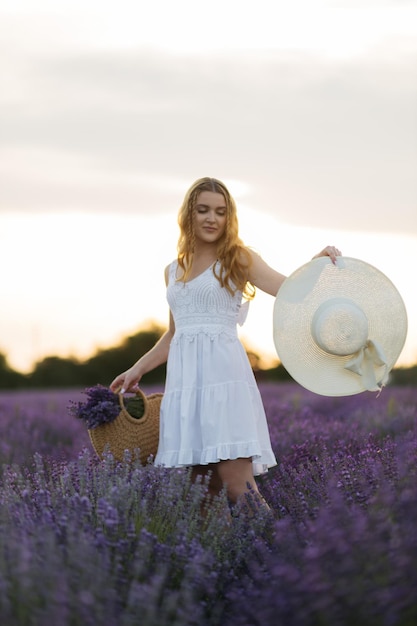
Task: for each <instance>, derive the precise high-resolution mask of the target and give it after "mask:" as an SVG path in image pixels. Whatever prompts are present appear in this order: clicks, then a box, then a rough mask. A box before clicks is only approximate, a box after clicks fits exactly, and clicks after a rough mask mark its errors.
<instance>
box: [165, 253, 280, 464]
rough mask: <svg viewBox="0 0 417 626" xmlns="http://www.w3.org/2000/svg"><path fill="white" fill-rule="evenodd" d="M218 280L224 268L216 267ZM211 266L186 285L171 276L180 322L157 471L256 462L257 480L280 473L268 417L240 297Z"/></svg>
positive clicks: (177, 321) (173, 267)
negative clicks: (243, 338) (241, 334)
mask: <svg viewBox="0 0 417 626" xmlns="http://www.w3.org/2000/svg"><path fill="white" fill-rule="evenodd" d="M214 266H216V269H217V272H218V271H220V270H219V263H218V262H217V263H215V264H214ZM214 266H213V265H212V266H210V267H209V268H208V269H207V270H205V271H204V272H203V273H201V274H200V275H199V276H197V277H196V278H194V279H193V280H190V281H188V282H187V283H184V282H181V281H178V280H177V279H176V274H177V268H178V263H177V261H174V262H173V263H172V264H171V265H170V268H169V282H168V288H167V299H168V303H169V306H170V309H171V312H172V315H173V317H174V321H175V334H174V336H173V338H172V341H171V345H170V349H169V355H168V361H167V375H166V384H165V392H164V397H163V400H162V404H161V425H160V437H159V447H158V453H157V455H156V457H155V464H156V465H163V466H165V467H183V466H190V465H206V464H207V463H216V462H218V461H220V460H224V459H237V458H240V457H244V458H248V457H252V461H253V470H254V474H255V475H256V474H261V473H263V472H265V471H267V468H268V467H272V466H274V465H276V459H275V456H274V453H273V451H272V448H271V442H270V438H269V432H268V425H267V421H266V415H265V411H264V407H263V404H262V399H261V395H260V393H259V389H258V386H257V384H256V380H255V377H254V375H253V372H252V368H251V366H250V363H249V360H248V358H247V355H246V352H245V350H244V348H243V345H242V344H241V342H240V340H239V338H238V334H237V324H238V323H239V321H240V319H239V318H240V313H241V303H242V293H241V292H240V291H237V292H236V293H235V295H234V296H232V295H231V294H230V293H229V292H228V291H227V289H225V288H224V287H221V285H220V283H219V281H218V280H217V278H216V277H215V275H214V272H213V269H214Z"/></svg>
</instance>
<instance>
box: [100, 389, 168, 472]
mask: <svg viewBox="0 0 417 626" xmlns="http://www.w3.org/2000/svg"><path fill="white" fill-rule="evenodd" d="M136 393H137V395H139V396H141V397H142V399H143V404H144V412H143V415H142V417H140V418H139V419H138V418H135V417H132V416H131V415H130V414H129V413H128V411H127V409H126V407H125V404H124V400H123V394H119V402H120V409H121V410H120V413H119V415H118V416H117V417H116V419H115V420H114V421H113V422H111V423H108V424H102V425H100V426H97V427H96V428H91V429H89V431H88V434H89V436H90V440H91V443H92V444H93V448H94V450H95V451H96V453H97V454H98V456H99V457H101V456H102V455H103V452H104V450H105V448H106V446H107V449H108V450H109V452H111V454H112V455H113V457H114V458H115V459H116V460H117V461H122V460H123V457H124V454H125V451H126V450H129V451H130V452H132V453H133V451H134V450H136V449H138V448H139V451H140V452H139V454H140V462H141V463H142V465H146V463H147V462H148V459H149V457H151V456H152V457H155V455H156V453H157V451H158V441H159V414H160V407H161V400H162V397H163V394H162V393H154V394H151V395H149V396H145V394H144V393H143V392H142V391H141V390H140V389H138V391H137V392H136Z"/></svg>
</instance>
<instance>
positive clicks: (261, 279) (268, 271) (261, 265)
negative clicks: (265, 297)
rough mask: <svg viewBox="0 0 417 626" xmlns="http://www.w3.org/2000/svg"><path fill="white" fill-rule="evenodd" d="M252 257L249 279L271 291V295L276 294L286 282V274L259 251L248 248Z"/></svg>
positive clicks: (268, 291)
mask: <svg viewBox="0 0 417 626" xmlns="http://www.w3.org/2000/svg"><path fill="white" fill-rule="evenodd" d="M246 250H247V251H248V253H249V257H250V261H251V263H250V267H249V280H250V282H251V283H252V284H253V285H255V287H258V288H259V289H261V291H265V292H266V293H269V294H270V295H271V296H276V294H277V293H278V290H279V288H280V287H281V285H282V283H283V282H284V280H285V278H286V276H284V274H281V273H280V272H277V271H276V270H275V269H273V268H272V267H271V266H270V265H268V263H266V261H264V260H263V258H262V257H261V256H260V254H258V253H257V252H254V251H253V250H250V249H249V248H246Z"/></svg>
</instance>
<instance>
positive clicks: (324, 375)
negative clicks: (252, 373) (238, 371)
mask: <svg viewBox="0 0 417 626" xmlns="http://www.w3.org/2000/svg"><path fill="white" fill-rule="evenodd" d="M341 296H342V297H344V298H348V299H349V300H351V301H353V302H354V303H355V304H356V305H358V306H359V307H360V308H361V309H362V311H363V312H364V313H365V315H366V317H367V320H368V328H369V336H368V338H369V340H371V341H373V342H375V343H377V344H378V345H379V346H380V347H381V348H382V350H383V353H384V355H385V359H386V366H384V367H382V366H381V367H376V368H375V378H376V381H377V382H380V381H381V380H382V379H383V378H384V375H385V374H386V372H387V371H390V370H391V369H392V367H393V366H394V364H395V363H396V361H397V359H398V357H399V356H400V353H401V351H402V349H403V347H404V343H405V339H406V336H407V313H406V309H405V306H404V302H403V300H402V298H401V296H400V294H399V292H398V291H397V289H396V287H395V286H394V285H393V283H392V282H391V281H390V280H389V278H387V276H385V274H383V273H382V272H380V271H379V270H378V269H376V268H375V267H373V266H372V265H369V264H368V263H365V262H364V261H360V260H359V259H354V258H350V257H338V258H337V262H336V264H333V263H332V261H331V260H330V259H329V257H319V258H318V259H313V260H312V261H310V262H309V263H306V264H305V265H303V266H302V267H300V268H299V269H297V270H296V271H295V272H293V273H292V274H291V275H290V276H289V277H288V278H287V279H286V280H285V281H284V283H283V284H282V286H281V288H280V290H279V292H278V294H277V296H276V299H275V304H274V312H273V333H274V343H275V348H276V351H277V354H278V357H279V358H280V360H281V362H282V364H283V366H284V367H285V369H286V370H287V371H288V372H289V374H290V375H291V376H292V377H293V378H294V380H296V381H297V382H298V383H299V384H300V385H302V386H303V387H305V388H306V389H309V390H310V391H313V392H314V393H317V394H320V395H325V396H349V395H353V394H357V393H361V392H363V391H366V388H365V387H364V385H363V381H362V379H361V377H360V376H358V374H356V373H354V372H352V371H350V370H348V369H345V365H346V364H347V362H348V361H349V360H350V359H351V355H348V356H338V355H332V354H329V353H328V352H325V351H324V350H322V349H321V348H320V347H319V346H318V345H317V343H316V342H315V341H314V338H313V336H312V332H311V323H312V318H313V316H314V313H315V312H316V310H317V308H318V307H319V306H320V305H321V304H322V303H323V302H325V301H326V300H328V299H330V298H335V297H341Z"/></svg>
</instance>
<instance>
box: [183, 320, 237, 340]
mask: <svg viewBox="0 0 417 626" xmlns="http://www.w3.org/2000/svg"><path fill="white" fill-rule="evenodd" d="M197 335H207V336H209V337H210V338H214V337H218V336H219V335H228V336H229V337H233V338H235V337H237V336H238V334H237V325H236V323H230V324H228V325H225V324H224V323H223V324H185V325H184V326H178V327H176V329H175V333H174V336H173V341H175V340H178V339H179V338H180V337H184V336H185V337H189V338H194V337H196V336H197Z"/></svg>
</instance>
